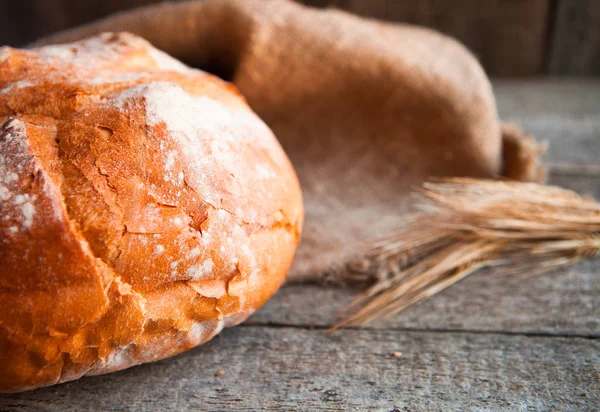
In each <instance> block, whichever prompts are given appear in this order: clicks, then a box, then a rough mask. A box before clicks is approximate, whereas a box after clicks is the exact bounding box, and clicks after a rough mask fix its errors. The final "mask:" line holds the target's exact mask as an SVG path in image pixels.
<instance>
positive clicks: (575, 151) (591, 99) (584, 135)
mask: <svg viewBox="0 0 600 412" xmlns="http://www.w3.org/2000/svg"><path fill="white" fill-rule="evenodd" d="M494 92H495V94H496V99H497V103H498V111H499V113H500V117H501V118H502V119H503V120H504V121H508V122H512V123H515V124H518V125H519V126H521V127H522V128H523V129H524V130H525V131H526V132H528V133H531V134H532V135H534V136H535V137H536V138H537V139H538V140H546V141H548V143H549V148H548V152H547V153H546V155H545V156H544V160H545V163H546V164H547V165H548V166H549V167H550V168H553V167H564V166H565V165H571V166H572V168H574V169H576V168H580V169H581V168H582V166H583V165H600V110H599V109H600V79H584V80H574V79H566V80H545V81H543V80H533V81H506V80H504V81H495V82H494ZM592 169H594V168H592ZM596 170H597V171H600V169H598V168H596Z"/></svg>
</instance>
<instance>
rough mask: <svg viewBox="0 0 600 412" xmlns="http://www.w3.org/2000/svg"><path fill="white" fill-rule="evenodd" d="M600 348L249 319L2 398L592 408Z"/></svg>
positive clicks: (37, 406) (168, 404)
mask: <svg viewBox="0 0 600 412" xmlns="http://www.w3.org/2000/svg"><path fill="white" fill-rule="evenodd" d="M395 351H399V352H401V353H402V355H401V356H400V357H399V358H395V357H394V356H393V355H392V354H393V352H395ZM599 354H600V341H597V340H590V339H581V338H570V339H564V338H546V337H525V336H506V335H502V334H490V335H479V334H464V333H425V332H402V331H389V330H387V331H378V330H370V331H357V330H348V331H344V332H342V333H340V334H336V335H333V336H328V335H326V334H325V333H324V331H322V330H307V329H303V328H267V327H249V326H245V327H244V326H242V327H238V328H236V329H233V330H227V331H225V332H224V333H223V334H222V335H221V336H220V337H219V338H217V339H215V340H214V341H212V342H210V343H208V344H207V345H205V346H203V347H199V348H196V349H194V350H192V351H190V352H188V353H185V354H182V355H180V356H177V357H175V358H173V359H170V360H165V361H161V362H157V363H154V364H148V365H142V366H139V367H134V368H132V369H129V370H126V371H123V372H119V373H115V374H112V375H105V376H98V377H91V378H84V379H82V380H81V381H79V382H73V383H68V384H63V385H59V386H56V387H52V388H45V389H39V390H36V391H34V392H29V393H24V394H17V395H5V396H2V397H0V408H5V409H10V410H13V411H21V410H45V411H65V412H66V411H75V410H100V411H101V410H123V411H128V410H135V411H151V410H161V411H182V410H205V411H223V410H227V411H241V410H243V411H250V410H253V411H263V410H265V411H270V410H301V411H316V410H330V411H332V410H337V411H339V410H366V409H369V410H379V411H391V410H393V409H394V408H398V409H405V408H406V409H407V410H444V409H445V410H449V409H453V410H457V409H463V410H464V409H469V410H473V409H485V410H490V409H492V410H496V409H511V410H525V409H527V410H550V409H560V410H566V409H571V410H583V409H591V408H594V407H595V406H597V405H598V404H599V402H600V392H599V391H598V378H599V374H600V355H599ZM219 370H222V371H223V374H222V375H221V376H216V374H217V372H218V371H219Z"/></svg>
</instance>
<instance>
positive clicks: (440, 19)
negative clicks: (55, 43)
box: [0, 0, 600, 77]
mask: <svg viewBox="0 0 600 412" xmlns="http://www.w3.org/2000/svg"><path fill="white" fill-rule="evenodd" d="M159 1H161V0H85V1H84V0H0V10H2V13H0V43H1V44H8V45H11V46H19V45H23V44H26V43H27V42H30V41H32V40H34V39H36V38H37V37H39V36H43V35H45V34H48V33H51V32H53V31H57V30H62V29H64V28H67V27H72V26H76V25H79V24H82V23H86V22H88V21H91V20H94V19H97V18H99V17H103V16H106V15H109V14H112V13H114V12H117V11H120V10H127V9H131V8H134V7H138V6H141V5H144V4H150V3H158V2H159ZM171 1H177V0H171ZM297 1H300V2H302V3H305V4H308V5H312V6H316V7H336V8H340V9H344V10H348V11H351V12H354V13H357V14H360V15H364V16H369V17H374V18H378V19H382V20H388V21H398V22H408V23H413V24H419V25H423V26H428V27H432V28H435V29H437V30H440V31H442V32H444V33H447V34H449V35H451V36H453V37H456V38H457V39H459V40H460V41H462V42H463V43H465V44H466V45H467V46H468V47H469V48H470V49H471V50H472V51H473V52H474V53H475V54H476V55H477V57H478V58H479V59H480V61H481V62H482V64H483V66H484V67H485V69H486V70H487V72H488V73H489V74H490V75H492V76H513V77H514V76H539V75H569V76H590V75H599V74H600V1H599V0H419V1H413V0H297Z"/></svg>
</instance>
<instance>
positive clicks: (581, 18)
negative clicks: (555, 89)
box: [550, 0, 600, 76]
mask: <svg viewBox="0 0 600 412" xmlns="http://www.w3.org/2000/svg"><path fill="white" fill-rule="evenodd" d="M550 74H559V75H564V74H568V75H578V76H582V75H587V76H589V75H597V74H600V2H598V1H597V0H558V6H557V8H556V15H555V22H554V35H553V36H552V44H551V50H550Z"/></svg>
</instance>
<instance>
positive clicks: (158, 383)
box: [0, 79, 600, 411]
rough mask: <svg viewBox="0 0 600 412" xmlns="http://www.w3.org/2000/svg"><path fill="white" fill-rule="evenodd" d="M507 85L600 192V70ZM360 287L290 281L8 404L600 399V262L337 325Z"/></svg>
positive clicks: (486, 276)
mask: <svg viewBox="0 0 600 412" xmlns="http://www.w3.org/2000/svg"><path fill="white" fill-rule="evenodd" d="M495 90H496V93H497V97H498V104H499V110H500V113H501V116H502V118H503V119H505V120H509V121H513V122H515V123H517V124H520V125H521V126H523V127H524V128H525V129H526V130H527V131H529V132H531V133H532V134H534V135H535V136H537V137H538V138H540V139H546V140H548V141H549V142H550V149H549V151H548V153H547V156H546V165H547V166H548V167H549V170H550V182H551V183H555V184H558V185H561V186H564V187H567V188H571V189H574V190H576V191H578V192H580V193H586V194H591V195H593V196H595V197H596V198H597V199H600V180H599V179H600V79H599V80H577V81H575V80H556V81H547V80H546V81H542V80H540V81H525V82H524V81H500V82H496V83H495ZM355 293H356V291H352V290H347V289H323V288H321V287H317V286H288V287H285V288H283V289H282V290H281V291H280V292H279V293H278V294H277V295H276V296H275V297H274V298H273V299H272V300H271V301H270V302H269V303H268V304H267V305H266V306H265V307H264V308H263V309H261V310H260V311H259V312H258V313H256V314H255V315H254V316H253V317H252V318H251V319H250V320H249V321H248V322H247V323H245V324H244V325H241V326H239V327H237V328H233V329H229V330H225V331H224V332H223V333H222V334H221V335H220V336H218V337H217V338H215V339H214V340H213V341H212V342H210V343H208V344H206V345H204V346H201V347H198V348H196V349H194V350H191V351H189V352H188V353H185V354H182V355H180V356H177V357H175V358H173V359H167V360H163V361H161V362H156V363H153V364H148V365H142V366H138V367H135V368H131V369H129V370H126V371H122V372H118V373H114V374H110V375H104V376H98V377H90V378H84V379H81V380H79V381H76V382H71V383H67V384H63V385H59V386H56V387H51V388H44V389H39V390H36V391H33V392H26V393H22V394H14V395H3V396H0V410H16V411H20V410H51V411H74V410H164V411H166V410H169V411H171V410H172V411H182V410H224V411H233V410H276V409H282V410H310V411H312V410H365V409H369V410H382V411H391V410H395V409H398V410H402V409H408V410H445V409H454V410H456V409H460V410H469V409H477V410H481V409H484V410H498V409H509V410H525V409H526V410H551V409H560V410H565V409H566V410H569V409H570V410H589V409H596V408H600V340H599V339H598V338H599V337H600V261H597V262H585V263H581V264H578V265H576V266H575V267H573V268H572V269H570V270H567V271H563V272H560V273H552V274H549V275H546V276H543V277H540V278H522V277H519V276H511V277H507V276H503V275H502V274H501V273H493V272H489V273H483V274H480V275H476V276H473V277H471V278H468V279H466V280H464V281H463V282H460V283H459V284H457V285H455V286H453V287H452V288H450V289H448V290H446V291H444V292H443V293H441V294H440V295H438V296H437V297H434V298H433V299H431V300H429V301H427V302H425V303H424V304H421V305H420V306H418V307H415V308H411V309H409V310H408V311H406V312H405V313H402V314H400V315H398V316H396V317H395V318H394V319H392V320H389V321H385V322H379V323H377V324H374V325H372V326H370V327H369V328H368V329H364V330H345V331H342V332H338V333H337V334H334V335H332V336H329V335H327V334H326V333H325V330H326V329H327V327H328V326H330V325H332V322H333V321H334V315H335V313H336V310H337V309H339V308H341V307H342V306H343V305H344V304H345V303H347V302H349V300H350V299H351V298H352V296H354V294H355ZM394 352H401V353H402V354H401V356H400V357H395V356H393V353H394ZM217 371H223V374H222V375H221V376H216V375H217Z"/></svg>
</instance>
